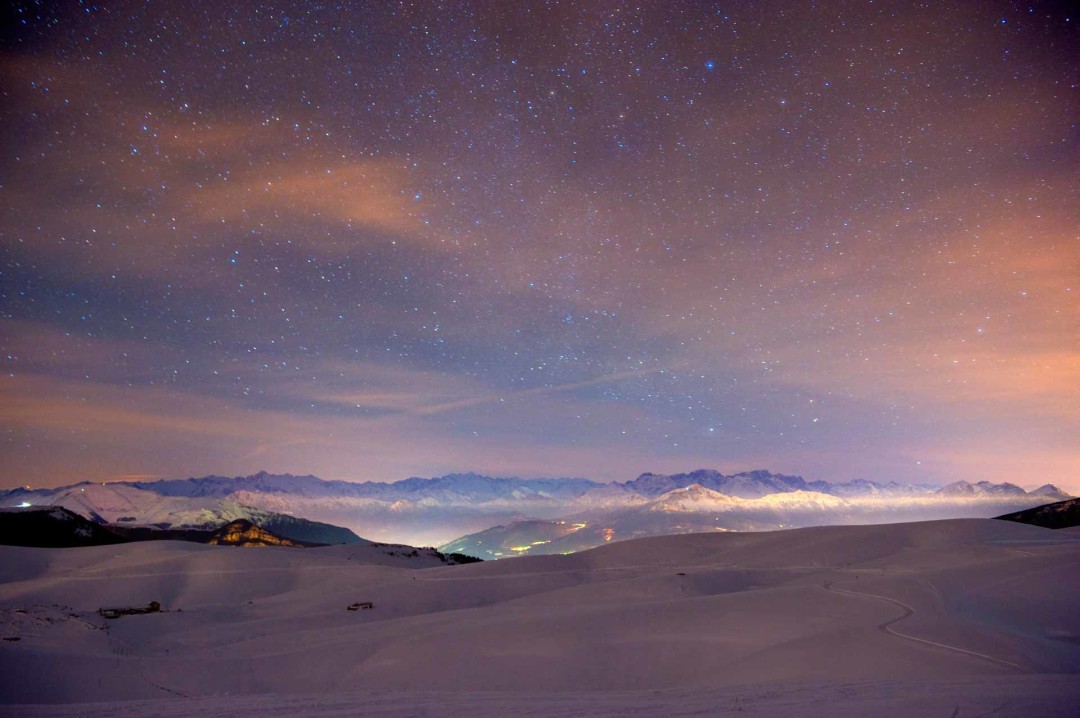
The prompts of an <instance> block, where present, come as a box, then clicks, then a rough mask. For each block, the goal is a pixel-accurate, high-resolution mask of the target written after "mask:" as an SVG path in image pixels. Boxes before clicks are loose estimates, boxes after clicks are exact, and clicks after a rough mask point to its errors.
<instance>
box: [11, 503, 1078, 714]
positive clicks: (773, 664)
mask: <svg viewBox="0 0 1080 718" xmlns="http://www.w3.org/2000/svg"><path fill="white" fill-rule="evenodd" d="M409 565H410V564H408V563H407V559H406V558H404V557H400V556H390V555H388V554H386V553H381V552H378V551H376V550H375V549H373V548H372V547H369V546H338V547H327V548H316V549H289V548H277V549H272V550H271V549H268V550H261V551H243V550H236V549H232V548H223V547H213V546H202V545H194V544H181V543H172V542H155V543H144V544H124V545H120V546H107V547H93V548H80V549H29V548H18V547H0V581H2V583H0V637H2V638H4V639H5V640H3V641H0V671H2V675H3V676H4V681H2V682H0V701H2V702H3V703H4V704H6V706H7V707H6V708H4V707H0V713H2V714H6V715H23V716H46V715H56V716H74V715H87V714H99V715H146V714H150V713H152V714H154V715H159V716H179V715H192V714H198V715H203V716H209V717H214V716H225V715H229V714H231V713H232V712H233V711H239V712H248V713H250V712H252V711H257V712H258V713H260V714H262V713H265V714H266V715H281V716H284V715H297V716H306V715H310V716H321V715H326V716H330V715H353V714H367V715H399V716H404V715H421V714H425V711H426V712H428V713H430V714H431V715H477V716H489V715H491V716H493V715H575V714H579V715H580V714H586V713H588V714H595V715H619V714H620V713H622V714H625V713H626V712H628V711H630V710H635V711H636V712H637V714H646V715H713V714H716V713H717V712H720V713H723V712H724V711H733V712H738V711H743V712H745V713H747V714H749V715H757V716H790V715H800V716H804V715H819V716H824V715H839V716H854V715H893V716H918V715H927V716H929V715H935V716H936V715H945V716H948V715H980V714H991V713H992V714H993V715H997V716H1009V715H1014V716H1019V715H1040V716H1055V715H1060V716H1066V715H1072V713H1071V711H1072V710H1073V709H1074V708H1075V705H1076V700H1077V699H1078V697H1080V694H1078V689H1077V686H1078V685H1080V680H1078V679H1080V676H1077V675H1076V674H1077V673H1078V672H1080V611H1078V610H1077V609H1078V606H1077V599H1076V596H1077V595H1080V537H1077V536H1075V535H1074V534H1072V533H1068V532H1054V531H1050V530H1047V529H1041V528H1037V527H1032V526H1026V525H1022V524H1014V523H1011V522H1005V521H990V520H957V521H941V522H927V523H916V524H896V525H881V526H838V527H821V528H811V529H798V530H792V531H781V532H767V533H746V534H737V533H726V534H696V535H687V536H667V537H659V538H650V539H642V540H639V541H626V542H621V543H615V544H612V545H609V546H604V547H602V548H599V549H596V550H593V551H586V552H583V553H578V554H574V555H572V556H539V557H525V558H522V559H518V560H514V561H498V562H492V563H484V564H470V565H464V566H442V567H436V568H423V569H414V568H408V566H409ZM413 565H415V564H413ZM150 601H158V602H159V603H160V605H161V611H160V612H156V613H150V614H145V615H133V616H124V617H122V618H120V619H116V620H106V619H103V618H101V617H100V616H98V615H97V610H98V609H99V608H101V607H104V606H144V605H146V604H147V603H148V602H150ZM359 603H370V604H371V608H370V609H368V610H357V611H349V610H346V608H347V607H348V606H349V605H354V604H359ZM15 639H17V640H15ZM492 691H494V693H492ZM150 699H156V700H154V701H153V702H152V703H148V702H146V701H148V700H150ZM128 701H134V702H132V703H128ZM44 703H48V704H58V705H29V704H44ZM89 703H94V705H87V704H89ZM64 704H71V705H64ZM994 711H997V712H994Z"/></svg>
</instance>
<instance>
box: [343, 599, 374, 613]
mask: <svg viewBox="0 0 1080 718" xmlns="http://www.w3.org/2000/svg"><path fill="white" fill-rule="evenodd" d="M373 608H375V604H374V603H372V602H371V601H357V602H356V603H351V604H349V605H348V606H347V607H346V610H349V611H370V610H371V609H373Z"/></svg>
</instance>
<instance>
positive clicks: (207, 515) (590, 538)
mask: <svg viewBox="0 0 1080 718" xmlns="http://www.w3.org/2000/svg"><path fill="white" fill-rule="evenodd" d="M1065 498H1069V496H1068V494H1065V493H1064V492H1062V491H1060V490H1059V489H1057V488H1056V487H1054V486H1053V485H1051V484H1046V485H1044V486H1041V487H1040V488H1038V489H1035V490H1034V491H1030V492H1029V491H1025V490H1024V489H1023V488H1021V487H1019V486H1016V485H1014V484H1010V483H1000V484H995V483H990V482H986V481H981V482H978V483H975V484H972V483H968V482H964V481H959V482H956V483H953V484H949V485H948V486H945V487H938V486H934V485H930V484H898V483H895V482H890V483H878V482H874V481H867V480H856V481H851V482H845V483H830V482H827V481H806V480H804V479H803V478H802V477H799V476H788V475H784V474H774V473H771V472H769V471H748V472H742V473H737V474H730V475H725V474H722V473H721V472H719V471H714V470H711V469H699V470H697V471H692V472H689V473H683V474H670V475H663V474H653V473H644V474H641V475H640V476H638V477H637V478H635V479H633V480H631V481H626V482H613V483H609V484H603V483H598V482H595V481H590V480H588V479H580V478H555V479H516V478H493V477H488V476H481V475H479V474H473V473H467V474H450V475H447V476H441V477H436V478H430V479H425V478H409V479H404V480H402V481H396V482H392V483H383V482H362V483H353V482H348V481H325V480H323V479H320V478H318V477H315V476H294V475H291V474H269V473H266V472H259V473H257V474H253V475H251V476H240V477H235V478H229V477H222V476H207V477H202V478H190V479H169V480H164V481H153V482H146V481H137V482H113V483H105V484H102V483H93V482H82V483H79V484H74V485H72V486H66V487H61V488H56V489H29V488H19V489H15V490H13V491H8V492H4V493H2V494H0V506H7V507H12V506H20V505H35V506H36V505H56V506H63V507H65V508H68V509H70V510H72V511H75V512H77V513H79V514H82V515H83V516H86V517H88V518H91V519H94V520H97V521H103V522H109V523H130V524H157V525H167V526H172V527H185V526H203V527H205V526H220V525H223V524H225V523H227V522H229V521H232V520H235V519H242V518H243V519H251V520H259V517H260V515H262V516H265V515H266V514H285V515H289V516H297V517H302V518H305V519H310V520H313V521H322V522H326V523H329V524H334V525H337V526H345V527H347V528H349V529H351V530H353V531H355V532H356V533H357V534H359V535H361V536H364V537H366V538H369V539H372V540H376V541H386V542H395V543H408V544H412V545H439V544H442V545H443V546H445V547H447V548H450V547H457V548H454V549H453V550H455V551H456V550H462V551H463V552H465V553H472V554H475V555H482V556H483V557H485V558H490V557H498V556H508V555H516V554H520V553H523V552H525V550H518V549H520V547H521V546H524V545H528V546H533V548H530V549H526V550H527V551H528V552H530V553H552V552H556V551H558V552H563V551H567V550H579V549H581V548H586V547H589V546H595V545H599V544H601V543H605V542H607V541H611V540H619V539H623V538H634V537H638V536H650V535H663V534H675V533H688V532H694V531H715V530H737V531H747V530H766V529H774V528H783V527H791V526H808V525H819V524H839V523H881V522H885V521H907V520H918V519H927V518H952V517H990V516H997V515H999V514H1002V513H1006V512H1008V511H1017V510H1021V509H1025V508H1030V507H1032V506H1037V505H1041V504H1045V503H1050V502H1052V501H1059V500H1062V499H1065ZM578 524H581V525H582V526H580V527H578V528H577V529H574V530H573V531H570V530H569V529H568V528H567V527H570V528H571V529H572V528H573V527H575V526H576V525H578ZM492 527H495V528H492ZM508 527H514V528H513V529H509V528H508ZM526 528H527V530H526ZM500 531H501V532H502V533H500ZM478 532H479V533H482V534H483V537H479V534H478ZM492 532H494V533H492ZM472 534H478V537H476V538H474V537H473V536H472ZM525 534H527V535H528V536H535V538H533V539H532V540H530V541H528V542H525V543H520V541H523V540H524V538H526V537H527V536H525ZM455 536H457V537H462V538H461V539H453V537H455ZM496 536H504V537H503V538H501V539H496ZM476 541H482V542H483V544H476ZM538 542H545V543H538ZM546 542H550V544H549V543H546ZM560 542H561V543H560ZM481 546H483V548H481Z"/></svg>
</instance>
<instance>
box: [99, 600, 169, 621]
mask: <svg viewBox="0 0 1080 718" xmlns="http://www.w3.org/2000/svg"><path fill="white" fill-rule="evenodd" d="M160 610H161V604H160V603H158V602H157V601H151V602H150V603H148V604H146V606H144V607H143V608H99V609H98V613H100V614H101V615H102V617H104V618H120V617H121V616H137V615H139V614H140V613H157V612H158V611H160Z"/></svg>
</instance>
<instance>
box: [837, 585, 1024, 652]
mask: <svg viewBox="0 0 1080 718" xmlns="http://www.w3.org/2000/svg"><path fill="white" fill-rule="evenodd" d="M823 585H824V588H825V590H826V591H832V592H833V593H846V594H848V595H849V596H861V597H862V598H873V599H877V600H878V601H885V602H887V603H891V604H892V605H894V606H897V607H898V608H900V609H902V610H903V611H904V613H903V615H901V616H897V617H896V618H890V619H889V620H888V621H885V622H884V623H880V624H878V630H880V631H883V632H885V633H888V634H889V635H890V636H896V637H897V638H903V639H904V640H906V641H914V642H916V643H923V644H925V645H928V646H934V647H936V648H943V649H945V650H946V651H952V652H954V653H961V654H963V655H966V656H972V657H974V658H982V659H983V660H986V661H991V662H993V663H997V664H998V665H1002V666H1007V667H1009V668H1014V669H1016V670H1018V671H1022V672H1024V673H1029V672H1030V671H1029V670H1028V669H1027V668H1025V667H1024V666H1021V665H1020V664H1018V663H1013V662H1012V661H1006V660H1005V659H1003V658H997V657H996V656H991V655H988V654H986V653H979V652H978V651H971V650H968V649H967V648H960V647H959V646H950V645H949V644H947V643H940V642H938V641H931V640H930V639H928V638H919V637H918V636H912V635H909V634H907V633H901V632H900V631H897V630H896V629H895V628H893V625H894V624H897V623H900V622H901V621H903V620H905V619H907V618H910V617H911V616H913V615H915V609H914V608H913V607H911V606H909V605H908V604H906V603H904V602H903V601H901V600H899V599H896V598H892V597H890V596H879V595H877V594H874V593H864V592H862V591H852V590H849V589H845V588H837V587H836V586H833V585H832V584H830V583H828V582H827V581H826V582H825V583H824V584H823Z"/></svg>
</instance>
